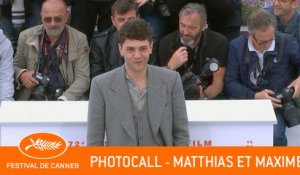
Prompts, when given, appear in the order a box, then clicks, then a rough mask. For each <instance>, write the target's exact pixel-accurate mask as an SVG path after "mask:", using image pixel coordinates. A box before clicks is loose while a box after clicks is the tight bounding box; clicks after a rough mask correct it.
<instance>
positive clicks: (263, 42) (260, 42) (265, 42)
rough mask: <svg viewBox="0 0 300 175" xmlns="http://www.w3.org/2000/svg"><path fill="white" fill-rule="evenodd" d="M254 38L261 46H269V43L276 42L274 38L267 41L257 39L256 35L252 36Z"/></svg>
mask: <svg viewBox="0 0 300 175" xmlns="http://www.w3.org/2000/svg"><path fill="white" fill-rule="evenodd" d="M252 37H253V39H254V40H255V42H256V43H257V44H258V45H260V46H262V45H266V44H268V43H270V42H272V41H274V40H275V37H273V38H272V39H269V40H266V41H262V40H258V39H257V38H256V37H255V35H252Z"/></svg>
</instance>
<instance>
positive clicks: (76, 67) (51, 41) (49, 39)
mask: <svg viewBox="0 0 300 175" xmlns="http://www.w3.org/2000/svg"><path fill="white" fill-rule="evenodd" d="M41 19H42V23H43V24H42V25H39V26H35V27H32V28H29V29H27V30H25V31H23V32H21V33H20V36H19V41H18V47H17V53H16V55H15V59H14V69H15V80H16V81H17V82H18V87H17V89H18V91H17V92H16V99H17V100H80V99H82V98H83V97H84V94H85V92H86V91H88V88H89V82H90V78H89V72H90V69H89V62H88V60H89V57H88V52H89V47H88V42H87V39H86V36H85V35H84V34H82V33H81V32H79V31H77V30H75V29H73V28H71V27H70V26H67V25H66V22H67V19H68V14H67V8H66V4H65V2H64V1H63V0H45V1H43V2H42V9H41Z"/></svg>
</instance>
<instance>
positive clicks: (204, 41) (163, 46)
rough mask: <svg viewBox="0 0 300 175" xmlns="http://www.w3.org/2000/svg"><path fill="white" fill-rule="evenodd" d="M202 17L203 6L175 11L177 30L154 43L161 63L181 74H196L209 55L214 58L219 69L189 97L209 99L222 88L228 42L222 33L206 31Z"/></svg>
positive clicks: (203, 17) (204, 20)
mask: <svg viewBox="0 0 300 175" xmlns="http://www.w3.org/2000/svg"><path fill="white" fill-rule="evenodd" d="M206 19H207V16H206V10H205V8H204V6H203V5H200V4H197V3H189V4H187V5H186V6H184V7H183V8H182V9H181V11H180V12H179V31H175V32H172V33H170V34H168V35H167V36H165V37H164V38H163V39H162V40H161V41H160V43H159V46H158V59H159V62H160V64H161V66H165V67H166V68H168V69H171V70H176V71H178V72H179V73H180V74H181V76H184V75H185V74H186V73H189V72H193V73H194V74H195V75H200V73H201V69H202V68H203V66H204V65H206V63H207V62H209V61H211V58H215V59H216V60H218V62H219V69H218V70H217V71H216V72H214V73H212V74H210V75H209V76H208V77H206V78H207V86H206V87H207V88H203V87H201V86H199V90H198V92H197V93H196V94H195V96H193V97H191V98H190V97H189V99H212V98H215V97H217V96H218V95H219V94H221V93H222V90H223V79H224V74H225V61H226V57H227V49H228V41H227V39H226V38H225V37H224V36H223V35H221V34H218V33H216V32H213V31H209V30H206V27H207V22H206ZM209 58H210V59H209ZM201 83H204V82H201ZM201 83H198V84H200V85H201ZM183 85H184V90H185V91H186V86H185V84H183ZM197 88H198V87H197ZM186 99H188V98H187V96H186Z"/></svg>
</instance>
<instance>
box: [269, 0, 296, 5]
mask: <svg viewBox="0 0 300 175" xmlns="http://www.w3.org/2000/svg"><path fill="white" fill-rule="evenodd" d="M276 1H278V3H279V4H280V5H284V4H286V3H288V2H292V1H294V0H273V3H275V2H276Z"/></svg>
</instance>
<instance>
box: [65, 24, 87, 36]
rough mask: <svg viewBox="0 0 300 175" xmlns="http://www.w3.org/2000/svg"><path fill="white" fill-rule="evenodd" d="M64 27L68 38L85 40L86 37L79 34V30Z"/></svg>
mask: <svg viewBox="0 0 300 175" xmlns="http://www.w3.org/2000/svg"><path fill="white" fill-rule="evenodd" d="M66 27H67V29H68V32H69V35H70V38H86V35H85V34H84V33H82V32H80V31H79V30H77V29H75V28H73V27H71V26H69V25H66Z"/></svg>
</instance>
